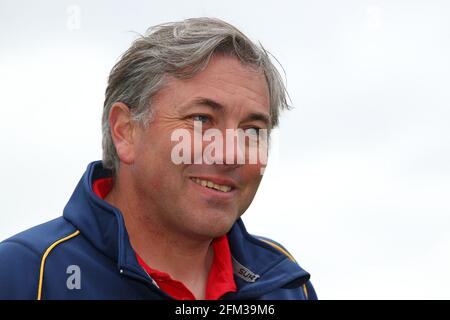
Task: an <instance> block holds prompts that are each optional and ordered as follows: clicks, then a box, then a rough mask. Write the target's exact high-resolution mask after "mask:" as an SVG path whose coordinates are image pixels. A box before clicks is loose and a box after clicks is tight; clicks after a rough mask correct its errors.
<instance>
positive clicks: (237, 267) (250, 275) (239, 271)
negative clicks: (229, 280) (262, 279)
mask: <svg viewBox="0 0 450 320" xmlns="http://www.w3.org/2000/svg"><path fill="white" fill-rule="evenodd" d="M232 259H233V271H234V274H235V275H237V276H238V277H239V278H241V279H242V280H244V281H247V282H255V281H256V280H258V279H259V275H258V274H256V273H254V272H252V271H251V270H250V269H248V268H246V267H244V266H243V265H242V264H240V263H239V261H237V260H236V259H235V258H234V257H232Z"/></svg>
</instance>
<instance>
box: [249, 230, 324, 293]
mask: <svg viewBox="0 0 450 320" xmlns="http://www.w3.org/2000/svg"><path fill="white" fill-rule="evenodd" d="M253 237H254V238H256V239H258V240H259V241H261V242H262V243H264V244H265V245H267V246H268V248H272V249H273V250H276V251H278V252H279V253H281V254H283V255H285V256H286V257H287V258H289V260H290V261H292V262H294V263H295V264H297V265H298V262H297V260H296V259H295V258H294V256H293V255H292V254H291V253H290V252H289V251H288V250H287V249H286V247H285V246H283V245H282V244H280V243H279V242H277V241H275V240H273V239H270V238H267V237H263V236H256V235H253ZM298 267H299V268H300V266H299V265H298ZM309 278H310V276H309V274H308V276H307V279H308V280H307V281H306V282H304V283H303V284H302V285H301V291H300V295H298V293H294V296H295V298H293V299H298V298H299V297H300V298H301V299H305V300H317V299H318V298H317V294H316V291H315V289H314V287H313V285H312V283H311V281H310V280H309ZM296 286H297V285H296V284H293V288H295V287H296ZM295 291H296V290H294V292H295Z"/></svg>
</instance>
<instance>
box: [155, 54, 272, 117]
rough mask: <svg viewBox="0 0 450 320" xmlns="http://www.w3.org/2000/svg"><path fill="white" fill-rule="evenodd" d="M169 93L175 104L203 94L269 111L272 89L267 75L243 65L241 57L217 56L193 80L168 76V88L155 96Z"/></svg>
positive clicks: (227, 103) (233, 105)
mask: <svg viewBox="0 0 450 320" xmlns="http://www.w3.org/2000/svg"><path fill="white" fill-rule="evenodd" d="M156 96H160V97H159V98H163V97H161V96H165V97H164V98H166V99H167V98H169V99H170V100H171V101H172V105H174V106H180V105H184V104H185V103H186V102H188V101H190V100H194V99H196V98H198V97H199V96H201V97H205V98H208V99H211V100H214V101H217V102H219V103H220V104H223V105H224V106H226V107H228V108H233V109H234V108H236V107H238V108H239V109H258V110H259V111H263V112H267V113H268V112H269V104H270V98H269V89H268V85H267V81H266V78H265V76H264V74H263V73H262V72H261V71H259V70H256V69H255V68H254V67H251V66H247V65H243V64H242V63H241V62H240V61H239V60H238V59H237V58H234V57H230V56H223V55H219V56H213V57H212V58H211V60H210V62H209V64H208V66H207V67H206V68H205V70H203V71H201V72H200V73H198V74H196V75H195V76H194V77H192V78H189V79H175V78H173V77H169V78H168V82H167V84H166V86H165V87H164V89H161V90H160V92H158V93H157V94H156V95H155V98H156Z"/></svg>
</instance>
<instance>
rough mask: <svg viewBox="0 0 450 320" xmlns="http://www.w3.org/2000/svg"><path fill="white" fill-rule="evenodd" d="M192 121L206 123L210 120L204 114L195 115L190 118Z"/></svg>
mask: <svg viewBox="0 0 450 320" xmlns="http://www.w3.org/2000/svg"><path fill="white" fill-rule="evenodd" d="M192 120H194V121H200V122H202V123H206V122H207V121H209V120H211V118H210V117H209V116H207V115H204V114H196V115H193V116H192Z"/></svg>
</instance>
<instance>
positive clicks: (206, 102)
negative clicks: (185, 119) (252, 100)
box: [182, 97, 271, 126]
mask: <svg viewBox="0 0 450 320" xmlns="http://www.w3.org/2000/svg"><path fill="white" fill-rule="evenodd" d="M195 105H202V106H206V107H209V108H211V109H212V110H214V111H218V112H223V111H224V110H225V106H224V105H222V104H221V103H219V102H217V101H214V100H212V99H209V98H203V97H199V98H195V99H194V100H192V101H191V102H189V103H188V104H186V105H185V106H183V108H182V109H183V110H184V109H188V108H189V107H192V106H195ZM243 121H244V122H245V121H262V122H264V123H265V124H266V125H267V126H269V125H270V123H271V121H270V116H269V115H267V114H265V113H262V112H251V113H250V114H249V115H247V117H246V118H245V119H244V120H243Z"/></svg>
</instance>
